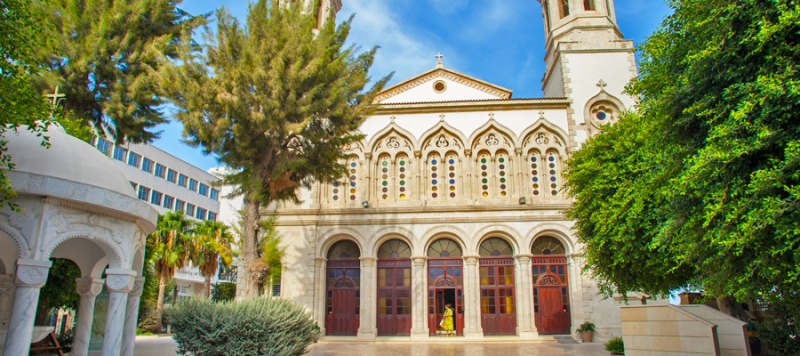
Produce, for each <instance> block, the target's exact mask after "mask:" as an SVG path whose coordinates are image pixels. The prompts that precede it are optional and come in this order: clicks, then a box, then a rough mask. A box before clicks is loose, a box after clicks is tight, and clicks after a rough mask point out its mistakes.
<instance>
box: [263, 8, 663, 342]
mask: <svg viewBox="0 0 800 356" xmlns="http://www.w3.org/2000/svg"><path fill="white" fill-rule="evenodd" d="M540 3H541V6H542V14H543V18H544V21H543V23H544V26H545V34H546V37H547V39H546V40H547V41H546V48H545V52H544V59H545V62H546V72H545V73H544V77H543V79H542V89H543V92H544V97H541V98H512V91H511V90H510V89H506V88H503V87H500V86H498V85H494V84H492V83H490V82H487V81H484V80H481V79H478V78H473V77H471V76H469V75H467V74H463V73H459V72H457V71H455V70H452V69H450V68H446V67H445V65H444V63H443V61H442V57H441V56H437V57H438V61H437V62H436V65H435V67H434V68H432V69H431V70H429V71H427V72H424V73H421V74H419V75H417V76H415V77H413V78H409V79H407V80H404V81H402V82H400V83H398V84H396V85H394V86H392V87H390V88H387V89H385V90H384V91H383V92H381V93H380V94H379V95H378V97H377V99H376V105H378V106H379V107H378V109H377V112H375V113H374V115H373V116H371V117H369V118H367V119H366V121H365V122H364V123H363V124H362V125H361V127H360V131H361V133H363V134H364V135H365V136H366V137H365V138H364V139H363V140H362V141H361V142H358V143H356V144H353V145H352V146H351V147H349V149H348V150H347V159H346V161H345V162H343V163H345V164H346V166H347V167H348V169H349V175H348V176H346V177H342V178H341V179H340V180H339V181H338V182H334V183H332V184H316V185H314V186H313V187H312V189H309V190H304V191H302V193H301V200H302V203H301V204H298V205H292V204H288V205H284V206H282V207H281V209H280V210H279V218H278V224H279V232H280V234H281V236H282V238H283V243H284V244H285V247H286V257H285V262H284V270H283V274H282V282H281V284H282V291H281V292H282V296H284V297H288V298H292V299H294V300H296V301H297V302H299V303H301V304H303V305H304V306H306V307H307V308H308V309H309V310H311V311H312V313H313V316H314V318H315V319H316V321H317V323H319V325H320V328H321V331H322V333H323V335H353V336H357V337H358V338H362V339H372V338H375V337H376V336H384V335H386V336H389V335H406V336H409V337H410V338H420V339H424V338H428V337H434V336H436V335H437V334H439V333H440V330H439V321H440V320H441V315H442V313H443V311H444V309H443V307H444V305H445V304H447V303H449V304H452V305H453V306H454V307H455V315H456V317H455V324H456V330H457V333H458V335H459V336H465V337H467V338H484V337H490V336H494V335H512V336H517V337H519V338H520V339H538V338H542V337H546V336H548V335H559V334H566V335H571V334H573V332H574V331H575V329H576V328H577V327H578V325H580V324H581V323H583V322H585V321H591V322H593V323H594V324H596V325H597V338H598V339H600V340H604V339H608V338H610V337H614V336H620V335H621V321H620V306H621V305H624V304H625V303H624V302H622V299H623V297H624V296H616V297H614V298H609V299H604V298H603V297H602V296H599V295H598V291H599V290H598V286H597V282H596V281H595V280H593V279H591V278H590V277H589V276H587V275H585V274H583V273H582V271H581V269H582V266H583V260H582V258H581V249H582V247H581V245H580V244H579V243H578V240H577V238H576V236H575V234H574V231H573V230H572V226H573V223H574V222H573V221H570V220H567V219H566V217H565V215H564V213H563V211H564V210H565V209H566V208H568V207H569V206H570V204H571V203H572V201H571V198H570V197H569V196H568V195H567V194H565V191H564V190H563V186H564V181H563V176H562V172H563V171H564V168H565V167H564V164H565V162H567V160H568V159H569V157H570V155H571V154H572V153H573V152H574V151H576V150H577V149H579V147H580V145H581V143H582V142H584V141H585V140H586V139H587V138H588V137H590V136H592V135H594V134H596V133H597V132H598V129H599V128H600V127H601V126H602V125H609V124H613V123H614V122H615V121H616V120H617V118H618V117H619V115H620V113H621V112H623V111H626V110H630V109H631V108H633V106H634V104H635V100H634V99H633V98H631V97H630V96H628V95H627V94H625V92H624V87H625V85H626V83H628V81H629V80H630V79H631V78H634V77H635V76H636V75H637V69H636V61H635V57H634V50H633V43H632V41H630V40H626V39H624V38H623V36H622V33H621V32H620V29H619V27H618V26H617V21H616V15H615V11H614V2H613V0H605V1H599V0H540ZM497 6H502V5H497ZM263 213H264V214H269V213H270V212H268V211H266V210H265V211H264V212H263ZM627 297H628V299H629V302H628V304H630V305H637V304H643V303H647V302H648V300H650V303H653V302H656V301H654V300H652V299H651V298H650V297H649V296H646V295H640V294H630V295H628V296H627ZM666 302H667V301H666V300H664V301H657V302H656V303H666Z"/></svg>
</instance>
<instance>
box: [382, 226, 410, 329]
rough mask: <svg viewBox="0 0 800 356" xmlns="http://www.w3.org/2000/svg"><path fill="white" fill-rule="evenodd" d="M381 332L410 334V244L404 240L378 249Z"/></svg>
mask: <svg viewBox="0 0 800 356" xmlns="http://www.w3.org/2000/svg"><path fill="white" fill-rule="evenodd" d="M378 335H381V336H384V335H387V336H388V335H411V248H410V247H409V246H408V244H406V243H405V242H403V241H401V240H396V239H395V240H389V241H386V242H384V243H383V244H382V245H381V248H380V249H379V250H378Z"/></svg>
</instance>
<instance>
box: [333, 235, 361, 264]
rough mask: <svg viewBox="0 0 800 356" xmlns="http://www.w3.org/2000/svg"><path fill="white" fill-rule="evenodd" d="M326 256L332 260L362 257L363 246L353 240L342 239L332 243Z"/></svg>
mask: <svg viewBox="0 0 800 356" xmlns="http://www.w3.org/2000/svg"><path fill="white" fill-rule="evenodd" d="M325 257H326V258H327V259H328V261H330V260H336V259H351V258H360V257H361V246H359V245H358V244H357V243H356V242H355V241H353V240H347V239H345V240H340V241H337V242H336V243H334V244H333V245H331V248H330V249H328V253H327V254H326V255H325Z"/></svg>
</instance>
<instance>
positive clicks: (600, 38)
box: [538, 0, 637, 149]
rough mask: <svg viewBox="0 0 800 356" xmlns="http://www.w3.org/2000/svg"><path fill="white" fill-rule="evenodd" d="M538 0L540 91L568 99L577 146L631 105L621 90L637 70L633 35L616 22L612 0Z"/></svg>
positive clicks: (573, 138) (571, 137)
mask: <svg viewBox="0 0 800 356" xmlns="http://www.w3.org/2000/svg"><path fill="white" fill-rule="evenodd" d="M538 1H539V2H540V3H541V5H542V17H543V19H544V21H543V22H544V27H545V29H544V33H545V36H546V42H545V49H546V53H545V58H544V60H545V64H546V70H545V74H544V77H543V78H542V91H543V92H544V96H545V97H566V98H568V99H571V100H572V108H571V113H568V116H569V120H568V121H569V124H570V125H569V126H570V132H569V134H570V141H571V142H570V146H571V148H573V149H575V148H577V147H578V146H579V145H580V143H581V142H583V141H584V140H586V138H588V137H589V136H590V135H592V134H594V133H596V132H597V129H598V128H599V126H600V125H602V124H606V123H610V122H613V121H614V120H616V118H617V117H618V115H619V113H621V112H623V111H626V110H629V109H631V108H632V107H633V105H634V103H635V102H634V100H633V98H631V97H630V96H628V95H626V94H624V93H623V91H624V88H625V85H626V84H627V83H628V82H629V81H630V80H631V79H632V78H634V77H635V76H636V75H637V72H636V59H635V56H634V50H633V41H631V40H626V39H624V38H623V36H622V32H620V30H619V27H618V26H617V19H616V12H615V11H614V0H538Z"/></svg>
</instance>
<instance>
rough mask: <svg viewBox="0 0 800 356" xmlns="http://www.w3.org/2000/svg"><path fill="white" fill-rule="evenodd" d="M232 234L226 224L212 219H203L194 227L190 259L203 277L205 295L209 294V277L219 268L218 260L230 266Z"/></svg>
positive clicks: (231, 260)
mask: <svg viewBox="0 0 800 356" xmlns="http://www.w3.org/2000/svg"><path fill="white" fill-rule="evenodd" d="M232 243H233V235H231V233H230V232H229V231H228V226H227V225H225V224H223V223H221V222H219V221H213V220H204V221H203V222H202V223H200V224H198V225H197V226H195V228H194V250H193V251H192V255H191V260H192V263H193V264H194V266H195V267H197V268H198V269H199V270H200V275H201V276H203V278H205V289H206V290H205V293H206V297H209V296H210V295H211V278H213V277H214V276H215V275H216V274H217V271H218V270H219V262H222V264H223V265H224V266H226V267H230V266H231V263H232V262H233V251H232V250H231V244H232Z"/></svg>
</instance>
